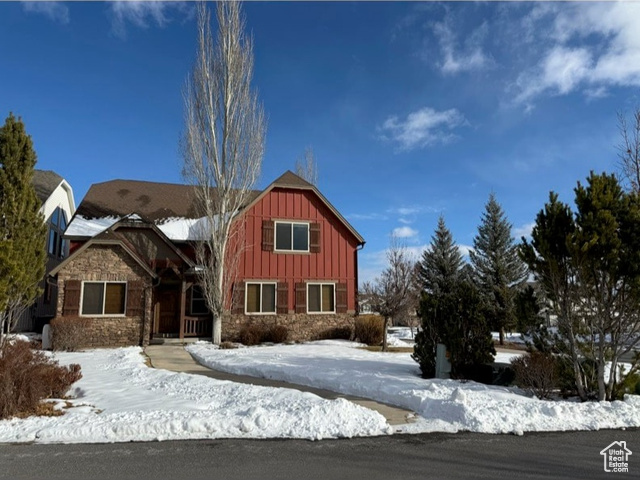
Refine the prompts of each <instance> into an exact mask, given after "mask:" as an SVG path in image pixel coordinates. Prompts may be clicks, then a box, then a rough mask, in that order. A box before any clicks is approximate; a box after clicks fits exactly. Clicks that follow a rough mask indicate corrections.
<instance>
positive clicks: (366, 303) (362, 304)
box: [358, 295, 380, 315]
mask: <svg viewBox="0 0 640 480" xmlns="http://www.w3.org/2000/svg"><path fill="white" fill-rule="evenodd" d="M358 308H359V310H358V313H360V315H380V314H379V313H378V312H376V311H375V310H374V309H373V307H372V306H371V302H370V300H369V299H368V298H366V297H365V296H364V295H361V298H360V301H359V302H358Z"/></svg>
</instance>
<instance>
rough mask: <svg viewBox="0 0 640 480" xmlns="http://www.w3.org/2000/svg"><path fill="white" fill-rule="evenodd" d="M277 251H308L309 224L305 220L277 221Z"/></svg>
mask: <svg viewBox="0 0 640 480" xmlns="http://www.w3.org/2000/svg"><path fill="white" fill-rule="evenodd" d="M275 229H276V232H275V237H276V238H275V250H276V252H308V251H309V224H308V223H304V222H281V221H276V222H275Z"/></svg>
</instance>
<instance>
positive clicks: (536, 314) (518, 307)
mask: <svg viewBox="0 0 640 480" xmlns="http://www.w3.org/2000/svg"><path fill="white" fill-rule="evenodd" d="M515 314H516V321H517V326H518V331H519V332H522V333H531V332H532V331H534V330H536V329H537V328H538V327H539V326H540V320H541V319H540V305H539V303H538V297H537V295H536V291H535V289H534V288H533V287H532V286H531V285H527V287H526V288H524V289H522V290H520V291H518V292H517V293H516V298H515Z"/></svg>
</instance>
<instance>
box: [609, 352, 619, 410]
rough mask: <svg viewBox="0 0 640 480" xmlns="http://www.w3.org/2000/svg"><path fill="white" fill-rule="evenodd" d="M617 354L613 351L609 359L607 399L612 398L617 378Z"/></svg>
mask: <svg viewBox="0 0 640 480" xmlns="http://www.w3.org/2000/svg"><path fill="white" fill-rule="evenodd" d="M617 373H618V354H617V353H614V354H613V358H612V359H611V367H610V368H609V381H608V382H607V385H606V387H607V397H606V398H607V400H609V401H611V400H614V394H615V390H616V383H617V380H618V375H617Z"/></svg>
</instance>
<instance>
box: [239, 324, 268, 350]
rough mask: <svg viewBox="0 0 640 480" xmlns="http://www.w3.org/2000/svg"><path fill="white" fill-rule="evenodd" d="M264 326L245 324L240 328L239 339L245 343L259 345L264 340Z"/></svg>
mask: <svg viewBox="0 0 640 480" xmlns="http://www.w3.org/2000/svg"><path fill="white" fill-rule="evenodd" d="M262 335H263V328H262V327H261V326H259V325H245V326H244V327H242V330H240V333H239V335H238V340H240V343H242V344H243V345H247V346H251V345H258V344H259V343H260V342H261V341H262Z"/></svg>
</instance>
